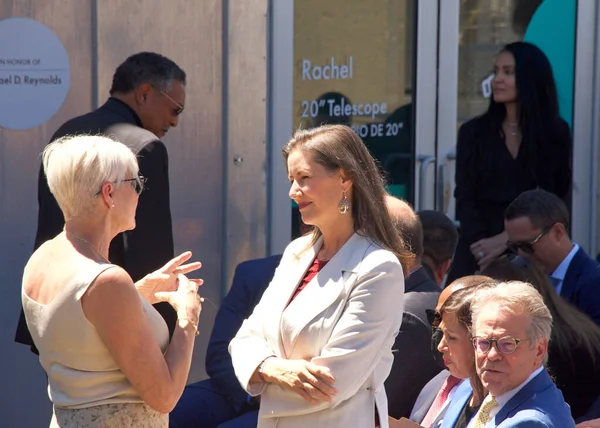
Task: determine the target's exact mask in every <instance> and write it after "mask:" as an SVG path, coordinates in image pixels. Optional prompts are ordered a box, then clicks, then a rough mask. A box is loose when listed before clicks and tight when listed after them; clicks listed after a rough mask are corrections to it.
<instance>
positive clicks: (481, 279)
mask: <svg viewBox="0 0 600 428" xmlns="http://www.w3.org/2000/svg"><path fill="white" fill-rule="evenodd" d="M486 282H491V283H493V282H495V281H494V280H493V279H492V278H490V277H489V276H485V275H467V276H463V277H462V278H458V279H456V280H454V281H452V282H451V283H450V284H448V285H447V286H446V287H444V289H443V290H442V292H441V294H440V297H439V298H438V304H437V308H436V310H437V311H439V310H440V308H441V307H442V305H443V304H444V302H445V301H446V300H447V299H448V297H450V295H451V294H453V293H454V292H455V291H458V290H462V289H463V288H469V287H476V286H478V285H481V284H484V283H486Z"/></svg>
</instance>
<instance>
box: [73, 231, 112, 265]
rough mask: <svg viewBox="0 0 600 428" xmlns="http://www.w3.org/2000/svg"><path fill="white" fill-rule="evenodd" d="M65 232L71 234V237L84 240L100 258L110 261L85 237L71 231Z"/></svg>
mask: <svg viewBox="0 0 600 428" xmlns="http://www.w3.org/2000/svg"><path fill="white" fill-rule="evenodd" d="M66 233H67V235H71V236H72V237H73V238H77V239H79V240H80V241H81V242H85V243H86V244H87V245H88V247H90V248H91V249H92V250H94V252H95V253H96V254H97V255H99V256H100V257H101V258H102V260H104V261H105V262H107V263H110V261H109V260H108V259H107V258H106V257H104V256H103V255H102V253H101V252H100V251H98V250H97V249H96V247H94V246H93V245H92V244H90V243H89V242H88V241H87V240H86V239H84V238H82V237H81V236H79V235H76V234H74V233H73V232H66Z"/></svg>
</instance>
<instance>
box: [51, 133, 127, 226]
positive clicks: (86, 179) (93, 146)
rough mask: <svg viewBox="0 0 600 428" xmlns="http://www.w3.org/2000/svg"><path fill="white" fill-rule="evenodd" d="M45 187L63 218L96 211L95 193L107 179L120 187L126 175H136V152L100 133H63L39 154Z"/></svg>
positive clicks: (90, 213)
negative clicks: (72, 134) (46, 185)
mask: <svg viewBox="0 0 600 428" xmlns="http://www.w3.org/2000/svg"><path fill="white" fill-rule="evenodd" d="M42 162H43V165H44V172H45V174H46V179H47V180H48V187H49V188H50V191H51V192H52V194H53V195H54V198H55V199H56V202H58V205H59V207H60V209H61V210H62V212H63V214H64V216H65V220H69V219H71V218H74V217H85V216H89V215H92V214H93V213H94V212H95V207H96V205H97V204H96V197H95V195H96V194H97V192H98V191H99V190H100V188H101V187H102V185H103V184H104V183H106V182H111V183H114V184H115V186H116V187H120V186H121V185H122V184H123V183H122V182H121V180H124V179H125V178H126V175H127V174H128V173H129V174H132V175H133V176H134V177H137V175H138V172H139V167H138V163H137V159H136V157H135V154H134V153H133V152H132V151H131V149H129V147H127V146H126V145H124V144H122V143H119V142H118V141H114V140H111V139H110V138H107V137H103V136H100V135H94V136H91V135H78V136H66V137H63V138H60V139H58V140H55V141H54V142H52V143H50V144H48V145H47V146H46V148H45V149H44V152H43V153H42Z"/></svg>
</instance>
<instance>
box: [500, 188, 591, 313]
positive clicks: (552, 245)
mask: <svg viewBox="0 0 600 428" xmlns="http://www.w3.org/2000/svg"><path fill="white" fill-rule="evenodd" d="M504 227H505V230H506V233H507V234H508V242H507V246H508V248H509V249H511V250H512V251H514V252H515V253H518V254H519V255H520V256H522V257H524V258H526V259H527V260H529V261H533V262H534V263H535V264H537V265H538V267H540V268H541V269H542V271H543V272H545V273H546V274H547V275H548V277H549V279H550V282H551V283H552V284H553V285H554V288H555V290H556V292H557V293H558V294H559V295H560V296H561V297H562V298H563V299H565V300H566V301H567V302H569V303H571V304H572V305H574V306H575V307H577V308H578V309H579V310H580V311H582V312H584V313H586V314H587V315H589V316H590V318H592V320H594V322H595V323H596V324H598V325H600V264H599V263H598V262H597V261H595V260H593V259H592V258H590V257H589V256H588V255H587V254H586V252H585V251H584V250H583V249H582V248H580V247H579V245H577V244H573V243H572V242H571V239H570V238H569V233H568V230H569V212H568V210H567V206H566V205H565V203H564V202H563V201H562V200H561V199H560V198H559V197H558V196H556V195H554V194H552V193H550V192H546V191H545V190H541V189H535V190H528V191H526V192H523V193H522V194H520V195H519V196H518V197H517V198H516V199H515V200H514V201H513V202H512V203H511V204H510V205H509V206H508V208H507V209H506V212H505V214H504Z"/></svg>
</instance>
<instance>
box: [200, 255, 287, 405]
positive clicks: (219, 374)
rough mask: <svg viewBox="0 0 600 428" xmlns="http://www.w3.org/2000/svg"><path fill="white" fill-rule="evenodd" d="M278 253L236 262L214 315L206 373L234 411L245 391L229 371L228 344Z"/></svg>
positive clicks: (256, 299) (251, 307)
mask: <svg viewBox="0 0 600 428" xmlns="http://www.w3.org/2000/svg"><path fill="white" fill-rule="evenodd" d="M279 260H281V255H277V256H271V257H267V258H264V259H256V260H249V261H246V262H243V263H240V264H239V265H238V266H237V267H236V269H235V274H234V276H233V284H232V285H231V289H230V290H229V293H227V296H225V298H224V299H223V301H222V302H221V307H220V308H219V311H218V312H217V316H216V318H215V325H214V327H213V331H212V333H211V335H210V341H209V343H208V349H207V351H206V373H207V374H208V375H209V376H210V378H211V379H212V380H213V381H214V383H215V384H216V386H217V387H218V388H219V390H220V391H221V393H222V394H224V395H226V396H227V397H228V398H229V399H230V400H231V404H232V405H233V407H234V409H235V410H236V412H238V413H239V412H240V410H241V409H242V407H243V406H244V404H245V403H246V398H247V397H248V394H247V393H246V391H244V390H243V389H242V387H241V385H240V382H239V381H238V379H237V377H236V376H235V373H234V371H233V365H232V363H231V355H229V351H228V347H229V342H230V341H231V339H233V338H234V336H235V335H236V333H237V332H238V330H239V329H240V327H241V325H242V323H243V322H244V320H245V319H246V318H248V317H249V316H250V315H251V314H252V311H253V310H254V307H255V306H256V305H257V304H258V302H259V301H260V298H261V297H262V295H263V293H264V291H265V290H266V289H267V286H268V285H269V283H270V282H271V279H272V278H273V275H274V273H275V269H276V268H277V266H278V265H279Z"/></svg>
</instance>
